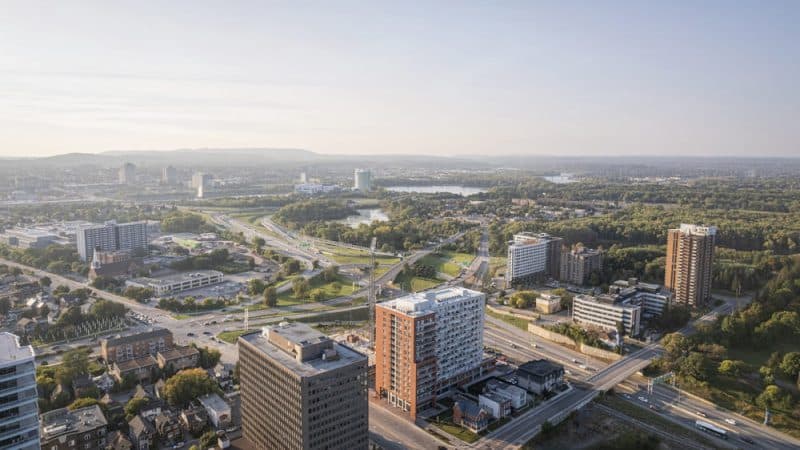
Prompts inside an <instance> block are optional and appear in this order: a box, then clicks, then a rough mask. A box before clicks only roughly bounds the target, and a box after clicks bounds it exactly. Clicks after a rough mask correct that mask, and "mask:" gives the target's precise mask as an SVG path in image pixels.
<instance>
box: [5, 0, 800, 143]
mask: <svg viewBox="0 0 800 450" xmlns="http://www.w3.org/2000/svg"><path fill="white" fill-rule="evenodd" d="M798 22H800V4H798V3H797V2H791V1H787V2H777V1H776V2H769V3H767V4H764V3H762V2H724V1H710V2H702V3H697V2H661V3H658V4H652V3H648V4H644V3H642V2H635V1H620V2H618V1H614V2H602V3H599V4H596V3H585V2H552V3H546V2H503V3H501V4H495V3H478V2H437V3H435V4H431V3H429V2H404V3H402V4H401V3H397V2H368V3H366V2H365V3H359V2H335V3H332V2H309V3H294V2H292V3H283V4H281V3H279V2H249V1H239V2H225V3H218V2H168V3H163V2H114V3H112V4H110V3H107V2H89V1H84V2H68V3H65V2H57V3H53V2H5V3H4V5H3V27H2V28H0V53H1V54H3V55H4V58H3V60H2V61H0V95H2V98H3V102H0V156H5V157H10V156H46V155H54V154H60V153H70V152H90V153H92V152H101V151H107V150H168V149H176V148H224V147H237V148H243V147H251V148H252V147H273V148H274V147H290V148H303V149H308V150H313V151H315V152H320V153H346V154H367V155H370V154H372V155H374V154H384V153H410V154H435V155H449V156H465V155H486V154H528V155H535V154H546V155H560V156H568V155H665V154H668V155H695V156H709V155H724V156H754V155H758V156H797V155H798V153H800V152H798V145H797V142H798V141H800V131H799V130H800V127H797V126H796V123H795V118H796V117H797V115H798V112H800V90H798V89H797V86H796V80H797V79H800V51H798V42H800V29H798V27H797V26H796V25H797V23H798Z"/></svg>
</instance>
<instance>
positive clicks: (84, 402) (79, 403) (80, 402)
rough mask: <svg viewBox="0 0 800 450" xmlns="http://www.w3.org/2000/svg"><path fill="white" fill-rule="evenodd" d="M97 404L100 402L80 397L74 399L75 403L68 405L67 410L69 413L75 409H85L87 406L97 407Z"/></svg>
mask: <svg viewBox="0 0 800 450" xmlns="http://www.w3.org/2000/svg"><path fill="white" fill-rule="evenodd" d="M99 403H100V402H99V401H98V400H97V399H96V398H91V397H81V398H78V399H75V401H73V402H72V403H70V404H69V406H67V409H69V410H70V411H73V410H76V409H80V408H85V407H87V406H94V405H97V404H99Z"/></svg>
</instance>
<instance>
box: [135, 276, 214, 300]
mask: <svg viewBox="0 0 800 450" xmlns="http://www.w3.org/2000/svg"><path fill="white" fill-rule="evenodd" d="M223 278H224V274H223V273H222V272H220V271H218V270H196V271H194V272H189V273H180V274H176V275H169V276H166V277H163V278H150V277H143V278H136V279H133V280H129V281H126V282H125V284H126V285H127V286H136V287H141V288H146V289H152V290H153V295H155V296H156V297H164V296H167V295H172V294H176V293H178V292H181V291H186V290H189V289H197V288H201V287H205V286H211V285H212V284H218V283H222V281H223Z"/></svg>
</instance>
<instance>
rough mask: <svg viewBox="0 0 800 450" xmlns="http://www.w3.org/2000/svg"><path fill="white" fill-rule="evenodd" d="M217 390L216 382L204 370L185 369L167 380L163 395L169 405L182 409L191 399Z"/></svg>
mask: <svg viewBox="0 0 800 450" xmlns="http://www.w3.org/2000/svg"><path fill="white" fill-rule="evenodd" d="M218 390H219V388H218V387H217V383H216V381H214V380H212V379H211V378H210V377H209V376H208V373H207V372H206V371H205V370H203V369H199V368H198V369H187V370H182V371H180V372H178V373H177V374H175V375H173V376H172V378H170V379H169V380H167V383H166V385H165V386H164V395H165V397H166V399H167V401H168V402H169V404H170V405H172V406H174V407H181V408H183V407H185V406H186V405H187V404H188V403H189V402H190V401H192V400H193V399H196V398H197V397H200V396H202V395H205V394H210V393H212V392H217V391H218Z"/></svg>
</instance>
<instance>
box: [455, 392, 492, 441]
mask: <svg viewBox="0 0 800 450" xmlns="http://www.w3.org/2000/svg"><path fill="white" fill-rule="evenodd" d="M489 417H490V415H489V413H488V412H487V411H486V410H485V409H484V408H481V407H480V406H479V405H478V404H477V403H475V402H474V401H472V400H469V399H467V398H465V397H459V398H457V399H456V401H455V403H454V404H453V422H454V423H455V424H457V425H461V426H462V427H464V428H467V429H469V430H470V431H472V432H473V433H480V432H481V431H483V430H485V429H486V427H488V426H489Z"/></svg>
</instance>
